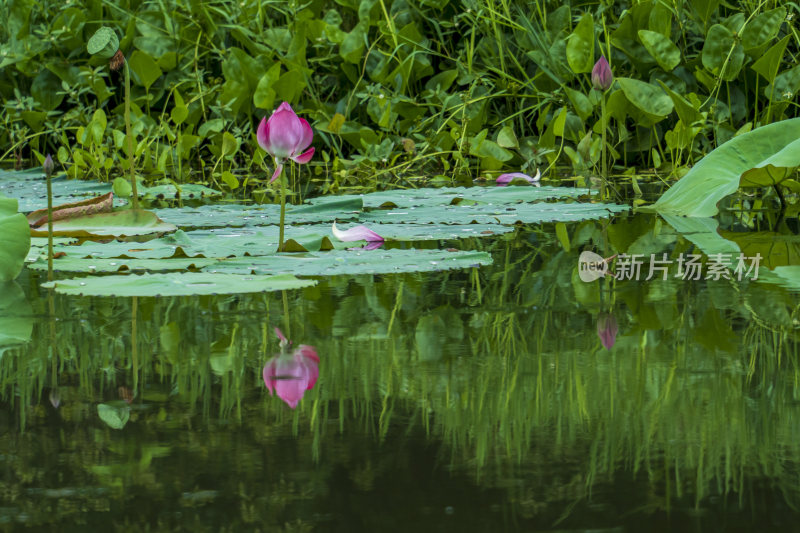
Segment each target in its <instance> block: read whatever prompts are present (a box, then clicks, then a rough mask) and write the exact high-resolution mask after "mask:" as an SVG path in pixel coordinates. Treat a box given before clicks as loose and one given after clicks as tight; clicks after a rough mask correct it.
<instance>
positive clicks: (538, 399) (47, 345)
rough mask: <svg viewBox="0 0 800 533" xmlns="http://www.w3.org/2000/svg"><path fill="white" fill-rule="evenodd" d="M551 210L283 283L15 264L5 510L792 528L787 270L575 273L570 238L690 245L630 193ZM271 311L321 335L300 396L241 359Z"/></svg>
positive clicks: (1, 514)
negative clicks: (420, 270)
mask: <svg viewBox="0 0 800 533" xmlns="http://www.w3.org/2000/svg"><path fill="white" fill-rule="evenodd" d="M555 234H556V231H555V228H554V226H552V225H545V226H543V227H539V228H533V227H520V228H519V229H518V230H517V231H516V232H515V233H514V234H511V235H508V236H504V237H502V238H495V239H487V240H473V241H465V242H460V243H445V245H446V246H456V245H457V246H459V247H461V248H464V247H466V248H473V249H482V250H487V251H491V252H492V254H493V257H494V265H492V266H490V267H484V268H481V269H472V270H462V271H451V272H439V273H433V274H425V275H419V274H415V275H406V274H398V275H384V276H359V277H340V278H328V279H324V280H321V282H320V284H319V285H318V286H316V287H313V288H309V289H305V290H298V291H291V292H287V293H285V294H281V293H272V294H268V295H244V296H214V297H182V298H159V299H155V298H137V299H115V298H75V297H64V296H59V295H55V296H53V295H48V293H47V291H46V290H43V289H40V288H38V283H39V282H40V281H41V279H40V278H39V275H38V274H35V273H23V275H22V276H21V277H20V278H19V279H18V280H17V282H16V283H14V284H9V285H6V286H5V287H4V288H3V289H2V293H0V386H2V406H3V409H2V410H1V411H0V468H2V474H0V475H2V483H0V495H1V496H0V527H2V528H4V529H5V530H8V531H11V530H19V529H24V528H26V527H28V528H35V529H38V530H45V531H47V530H53V531H87V530H98V531H100V530H102V531H144V530H149V531H180V530H192V531H301V532H302V531H342V532H344V531H347V532H351V531H381V532H384V531H409V530H411V531H437V532H438V531H534V530H546V531H588V530H591V531H668V530H681V531H683V530H690V531H701V530H702V531H714V530H718V531H723V530H725V531H749V530H758V531H766V530H774V531H789V530H793V529H797V528H798V526H797V525H796V524H797V518H798V515H797V514H796V509H797V507H798V506H800V464H799V463H798V459H800V401H798V400H799V399H800V388H798V385H799V384H800V365H799V364H798V363H799V362H800V361H799V360H798V350H797V333H798V329H797V328H798V316H799V313H798V296H797V294H792V293H789V292H787V291H785V290H784V289H781V288H779V287H776V286H772V285H769V284H765V283H757V282H741V283H740V282H735V281H728V280H724V279H722V280H717V281H714V280H708V281H682V280H681V279H679V278H674V277H673V275H672V274H674V270H672V271H670V274H671V275H670V279H669V280H667V281H663V280H660V279H659V280H650V281H644V280H640V281H632V280H631V281H613V280H608V279H607V280H603V281H598V282H594V283H592V284H587V283H584V282H582V281H580V279H579V278H578V275H577V264H578V255H579V254H580V252H581V250H583V249H593V250H595V251H597V252H598V253H600V254H604V253H605V252H609V251H611V253H613V252H614V251H617V250H633V249H636V250H639V251H640V252H644V253H648V254H649V253H658V254H660V253H663V252H666V253H668V254H669V255H670V257H672V258H675V257H677V256H678V255H679V254H680V253H684V252H686V251H688V250H691V248H692V245H691V243H690V242H689V241H687V240H686V239H684V238H683V237H682V236H680V235H676V234H675V232H671V230H670V228H669V227H668V226H666V225H663V226H662V225H661V223H660V222H657V221H656V220H655V219H653V218H648V217H642V216H638V217H635V218H629V219H617V220H614V221H601V222H587V223H581V224H575V225H568V226H567V234H568V235H569V237H570V241H571V244H570V247H569V250H566V249H565V247H564V245H563V244H561V242H560V241H559V240H558V239H557V238H556V237H555ZM609 255H610V254H609ZM51 306H52V312H51ZM285 309H288V311H289V312H288V314H286V313H285V312H284V310H285ZM51 313H52V314H51ZM609 316H613V318H614V321H615V322H616V324H617V330H618V333H617V335H616V336H615V338H614V343H613V347H612V348H611V349H610V350H609V349H606V348H605V347H604V346H603V344H602V343H601V339H600V337H599V335H598V320H605V321H606V322H604V324H608V320H609V319H608V318H606V317H609ZM274 326H279V327H280V328H281V329H282V330H283V331H284V333H286V335H287V337H289V338H290V339H292V340H293V341H294V343H295V345H297V344H308V345H313V346H315V347H316V350H317V353H318V354H319V359H320V362H319V379H318V381H317V383H316V384H315V386H314V387H313V388H312V389H311V390H307V391H306V392H305V395H304V397H303V399H302V400H300V402H299V404H298V406H297V408H296V409H291V408H290V407H289V406H288V405H286V403H284V402H283V401H282V400H281V399H280V398H279V397H277V396H270V395H269V393H268V391H267V389H266V387H265V384H264V381H263V379H262V368H263V367H264V365H265V364H266V363H267V361H268V360H269V359H270V358H271V357H272V356H273V355H274V354H275V353H276V352H278V351H279V344H278V338H277V336H276V335H275V334H274V332H273V327H274ZM601 329H602V328H601ZM28 332H29V333H28ZM606 333H609V332H608V331H607V332H606ZM607 337H608V335H607ZM101 411H102V413H103V418H101V416H100V413H101ZM119 427H121V429H117V428H119Z"/></svg>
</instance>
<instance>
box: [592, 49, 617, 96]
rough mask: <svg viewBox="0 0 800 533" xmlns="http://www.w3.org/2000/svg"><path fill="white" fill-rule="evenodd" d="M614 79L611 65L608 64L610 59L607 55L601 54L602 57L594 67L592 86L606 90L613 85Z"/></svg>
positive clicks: (599, 89)
mask: <svg viewBox="0 0 800 533" xmlns="http://www.w3.org/2000/svg"><path fill="white" fill-rule="evenodd" d="M613 81H614V75H613V74H611V67H610V66H608V61H607V60H606V58H605V56H600V59H598V60H597V63H595V64H594V68H593V69H592V86H594V88H595V89H597V90H598V91H606V90H608V88H609V87H611V83H612V82H613Z"/></svg>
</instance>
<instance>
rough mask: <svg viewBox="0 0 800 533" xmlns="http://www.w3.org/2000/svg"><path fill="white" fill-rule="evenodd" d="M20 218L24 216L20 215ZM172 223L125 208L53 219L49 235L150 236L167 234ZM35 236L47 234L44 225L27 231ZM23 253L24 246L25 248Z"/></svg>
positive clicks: (148, 212)
mask: <svg viewBox="0 0 800 533" xmlns="http://www.w3.org/2000/svg"><path fill="white" fill-rule="evenodd" d="M23 218H24V217H23ZM175 229H176V228H175V226H173V225H172V224H167V223H166V222H164V221H162V220H159V218H158V217H157V216H156V215H155V214H153V213H151V212H150V211H143V210H133V209H127V210H124V211H115V212H113V213H99V214H96V215H89V216H83V217H78V218H69V219H64V220H56V221H54V222H53V235H59V236H66V237H122V236H132V235H150V234H153V233H169V232H172V231H175ZM30 234H31V235H33V236H35V237H44V236H46V235H47V227H46V226H45V227H44V229H41V228H40V229H39V230H33V229H31V230H30ZM25 253H26V254H27V248H26V250H25Z"/></svg>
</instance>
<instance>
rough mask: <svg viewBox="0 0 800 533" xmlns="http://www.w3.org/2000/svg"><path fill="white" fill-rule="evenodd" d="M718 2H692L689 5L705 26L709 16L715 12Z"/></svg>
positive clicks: (714, 0) (704, 0)
mask: <svg viewBox="0 0 800 533" xmlns="http://www.w3.org/2000/svg"><path fill="white" fill-rule="evenodd" d="M719 2H720V0H694V1H693V2H692V3H691V4H689V5H690V6H691V7H692V8H693V9H694V11H695V12H696V13H697V14H698V15H699V17H700V20H701V21H702V22H703V24H707V23H708V21H709V20H710V19H711V16H712V15H713V14H714V13H715V12H716V11H717V7H718V6H719Z"/></svg>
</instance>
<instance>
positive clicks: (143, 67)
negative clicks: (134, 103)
mask: <svg viewBox="0 0 800 533" xmlns="http://www.w3.org/2000/svg"><path fill="white" fill-rule="evenodd" d="M128 63H129V64H130V67H131V70H132V71H133V73H134V74H136V76H137V77H138V78H139V81H140V82H141V84H142V85H144V88H145V90H147V91H149V90H150V86H151V85H153V83H155V81H156V80H157V79H158V78H160V77H161V75H162V74H163V72H162V71H161V69H160V68H159V67H158V63H156V62H155V60H153V58H152V57H150V56H149V55H148V54H147V53H146V52H142V51H141V50H135V51H134V52H133V53H132V54H131V56H130V58H128Z"/></svg>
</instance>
